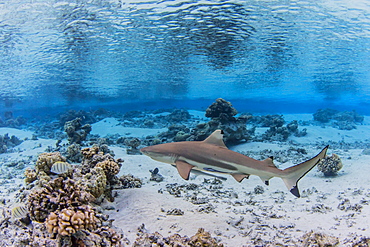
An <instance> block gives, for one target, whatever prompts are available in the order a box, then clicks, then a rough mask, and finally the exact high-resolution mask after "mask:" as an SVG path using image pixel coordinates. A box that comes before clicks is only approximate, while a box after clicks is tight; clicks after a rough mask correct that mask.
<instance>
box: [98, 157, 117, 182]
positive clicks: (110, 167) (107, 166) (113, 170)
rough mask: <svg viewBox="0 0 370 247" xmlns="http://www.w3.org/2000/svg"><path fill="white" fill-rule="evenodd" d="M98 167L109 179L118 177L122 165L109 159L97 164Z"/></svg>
mask: <svg viewBox="0 0 370 247" xmlns="http://www.w3.org/2000/svg"><path fill="white" fill-rule="evenodd" d="M96 167H100V168H102V169H103V170H104V172H105V175H106V176H107V178H108V179H109V178H111V177H113V176H114V175H117V174H118V173H119V169H120V165H119V164H118V163H116V162H115V161H114V160H113V159H109V158H108V159H105V160H103V161H101V162H99V163H98V164H96Z"/></svg>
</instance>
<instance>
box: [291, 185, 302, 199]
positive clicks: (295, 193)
mask: <svg viewBox="0 0 370 247" xmlns="http://www.w3.org/2000/svg"><path fill="white" fill-rule="evenodd" d="M290 193H292V194H293V195H295V196H296V197H301V195H300V194H299V190H298V187H297V186H294V187H293V188H292V189H291V190H290Z"/></svg>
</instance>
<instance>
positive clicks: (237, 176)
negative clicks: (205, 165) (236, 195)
mask: <svg viewBox="0 0 370 247" xmlns="http://www.w3.org/2000/svg"><path fill="white" fill-rule="evenodd" d="M231 176H233V177H234V178H235V180H236V181H238V182H239V183H240V182H241V181H242V180H243V179H244V178H247V179H248V178H249V174H231Z"/></svg>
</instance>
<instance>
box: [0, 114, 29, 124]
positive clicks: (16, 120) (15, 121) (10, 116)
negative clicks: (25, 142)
mask: <svg viewBox="0 0 370 247" xmlns="http://www.w3.org/2000/svg"><path fill="white" fill-rule="evenodd" d="M26 122H27V121H26V119H25V118H23V117H16V118H14V116H13V112H11V111H6V112H4V120H3V119H2V118H1V117H0V127H9V128H19V127H20V126H22V125H24V124H26Z"/></svg>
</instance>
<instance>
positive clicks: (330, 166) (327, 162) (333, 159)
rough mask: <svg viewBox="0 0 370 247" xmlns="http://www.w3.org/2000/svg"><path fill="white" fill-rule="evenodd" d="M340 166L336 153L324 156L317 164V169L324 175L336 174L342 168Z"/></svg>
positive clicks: (341, 165)
mask: <svg viewBox="0 0 370 247" xmlns="http://www.w3.org/2000/svg"><path fill="white" fill-rule="evenodd" d="M342 167H343V164H342V161H341V159H340V158H339V156H338V155H336V154H332V155H331V156H326V157H325V158H324V159H322V160H320V161H319V163H318V164H317V168H318V169H319V171H320V172H322V173H324V176H326V177H330V176H335V175H337V173H338V171H339V170H340V169H342Z"/></svg>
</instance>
